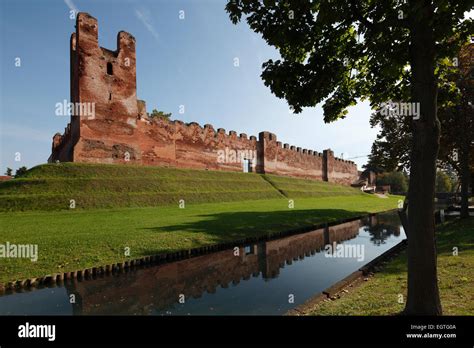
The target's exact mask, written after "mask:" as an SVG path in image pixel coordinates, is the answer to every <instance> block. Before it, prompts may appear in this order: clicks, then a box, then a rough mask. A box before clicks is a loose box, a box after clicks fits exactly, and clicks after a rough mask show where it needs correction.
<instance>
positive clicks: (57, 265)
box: [0, 175, 399, 283]
mask: <svg viewBox="0 0 474 348" xmlns="http://www.w3.org/2000/svg"><path fill="white" fill-rule="evenodd" d="M256 176H257V175H255V177H256ZM280 197H281V198H278V199H265V200H251V201H239V202H222V203H206V204H191V203H188V202H186V206H185V208H184V209H179V208H178V204H177V203H176V204H174V205H171V206H170V205H168V206H161V207H144V208H116V209H95V210H92V209H90V210H84V209H83V210H81V209H71V210H63V211H30V212H3V213H0V228H1V234H0V236H1V238H0V243H5V242H7V241H8V242H10V243H16V244H38V248H39V260H38V261H37V262H31V261H30V260H25V259H13V258H11V259H6V258H0V283H5V282H8V281H13V280H17V279H25V278H29V277H39V276H44V275H47V274H52V273H59V272H69V271H74V270H78V269H84V268H89V267H94V266H100V265H105V264H109V263H114V262H118V261H122V260H125V259H126V258H125V256H124V248H125V247H129V248H130V251H131V258H138V257H142V256H145V255H151V254H159V253H165V252H171V251H177V250H181V249H190V248H194V247H200V246H204V245H210V244H216V243H221V242H228V241H232V240H239V239H243V238H247V237H255V236H261V235H268V234H271V233H274V232H281V231H285V230H289V229H292V228H295V227H301V226H308V225H313V224H316V223H320V222H326V221H334V220H338V219H341V218H347V217H351V216H357V215H362V214H367V213H371V212H378V211H385V210H389V209H394V208H396V207H397V201H398V199H399V197H390V198H388V199H381V198H378V197H376V196H373V195H368V194H359V193H356V194H354V195H342V196H340V195H336V194H335V195H334V196H332V197H316V198H314V197H313V198H292V199H294V204H295V207H294V208H293V209H289V208H288V198H284V197H283V196H281V195H280Z"/></svg>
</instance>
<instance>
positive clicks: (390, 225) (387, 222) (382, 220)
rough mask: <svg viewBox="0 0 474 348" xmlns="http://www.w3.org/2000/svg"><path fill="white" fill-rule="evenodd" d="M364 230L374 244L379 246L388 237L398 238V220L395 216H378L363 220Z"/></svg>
mask: <svg viewBox="0 0 474 348" xmlns="http://www.w3.org/2000/svg"><path fill="white" fill-rule="evenodd" d="M364 224H365V225H366V227H364V230H365V231H367V232H369V234H370V240H371V242H373V243H374V244H381V243H383V242H384V241H385V240H386V239H387V238H389V237H390V236H392V235H393V236H396V237H398V236H400V233H401V230H400V220H399V218H398V216H397V215H396V214H378V215H372V216H369V217H367V218H366V219H364Z"/></svg>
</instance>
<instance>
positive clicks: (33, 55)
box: [0, 0, 377, 174]
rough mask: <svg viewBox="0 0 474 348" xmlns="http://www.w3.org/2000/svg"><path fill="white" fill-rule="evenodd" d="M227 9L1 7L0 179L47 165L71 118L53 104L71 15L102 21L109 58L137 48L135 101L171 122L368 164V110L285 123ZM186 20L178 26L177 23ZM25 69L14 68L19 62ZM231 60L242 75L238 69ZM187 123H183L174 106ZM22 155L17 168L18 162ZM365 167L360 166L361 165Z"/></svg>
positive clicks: (242, 30) (260, 44)
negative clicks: (124, 36) (267, 135)
mask: <svg viewBox="0 0 474 348" xmlns="http://www.w3.org/2000/svg"><path fill="white" fill-rule="evenodd" d="M225 3H226V2H225V1H224V0H186V1H176V0H155V1H141V0H135V1H130V0H129V1H126V0H119V1H111V0H93V1H89V0H84V1H82V0H66V1H62V0H45V1H36V0H26V1H24V0H15V1H13V0H3V1H2V2H1V5H0V6H1V11H0V36H1V43H2V44H1V47H0V64H1V72H0V73H1V75H0V98H1V99H0V102H1V104H0V117H1V118H0V135H1V142H0V146H1V149H0V171H1V173H0V174H3V172H4V171H5V169H6V167H11V168H14V169H16V168H18V167H20V166H23V165H25V166H27V167H32V166H34V165H37V164H40V163H45V162H46V160H47V158H48V156H49V155H50V152H51V139H52V136H53V135H54V133H56V132H58V131H60V132H62V131H63V130H64V127H65V126H66V124H67V122H68V118H67V117H60V116H56V115H55V112H54V111H55V104H56V103H58V102H62V101H63V100H64V99H67V100H69V37H70V34H71V33H72V32H73V31H74V24H75V21H74V20H72V19H70V13H69V11H70V9H78V10H79V11H84V12H88V13H90V14H91V15H92V16H94V17H96V18H97V19H98V21H99V44H100V45H101V46H102V47H105V48H109V49H113V50H115V48H116V35H117V32H119V31H120V30H125V31H128V32H130V33H131V34H132V35H134V36H135V38H136V40H137V84H138V91H137V94H138V98H139V99H143V100H145V101H146V102H147V109H148V111H149V112H150V111H151V110H152V109H153V108H157V109H159V110H163V111H165V112H171V113H172V114H173V115H172V118H173V119H180V120H183V121H185V122H191V121H195V122H198V123H199V124H201V125H204V124H206V123H210V124H212V125H214V127H216V128H225V129H226V131H229V130H235V131H237V132H238V133H246V134H247V135H249V136H250V135H258V132H259V131H263V130H268V131H271V132H273V133H275V134H276V135H277V138H278V140H280V141H282V142H283V143H290V144H292V145H296V146H301V147H302V148H308V149H312V150H317V151H322V150H324V149H326V148H331V149H333V150H334V152H335V154H336V155H337V156H340V155H341V153H344V158H351V157H355V156H361V155H367V154H368V153H369V152H370V148H371V145H372V142H373V140H374V139H375V136H376V133H377V130H376V129H371V128H370V125H369V117H370V113H371V110H370V107H369V105H368V104H367V103H360V104H358V105H357V106H355V107H353V108H351V109H350V110H349V115H348V116H347V118H346V119H343V120H340V121H337V122H335V123H333V124H324V122H323V121H322V119H323V113H322V109H321V107H315V108H307V109H305V110H304V112H303V113H301V114H299V115H294V114H291V113H290V112H289V110H288V106H287V104H286V102H285V101H284V100H280V99H278V98H276V97H275V96H274V95H273V94H271V92H270V89H269V88H267V87H265V86H264V84H263V82H262V80H261V78H260V74H261V71H262V69H261V64H262V62H264V61H266V60H268V59H270V58H277V57H278V53H277V52H276V51H275V49H273V48H271V47H269V46H267V44H266V43H265V41H264V40H263V39H262V38H261V37H260V36H259V35H257V34H255V33H254V32H252V31H251V30H250V29H249V28H248V25H247V24H246V23H240V24H238V25H233V24H232V23H231V22H230V20H229V18H228V16H227V13H226V12H225V10H224V6H225ZM180 11H184V16H185V18H184V19H180V14H182V12H181V13H180ZM16 58H20V59H21V66H20V67H16V66H15V59H16ZM235 58H238V60H239V66H238V67H235V66H234V61H235ZM180 105H184V106H185V113H184V114H179V112H178V110H179V106H180ZM17 153H20V155H21V158H20V159H21V160H20V161H15V155H16V154H17ZM366 160H367V158H366V157H363V158H357V159H354V161H355V162H356V163H357V164H358V165H359V168H360V167H361V165H362V164H364V163H365V162H366Z"/></svg>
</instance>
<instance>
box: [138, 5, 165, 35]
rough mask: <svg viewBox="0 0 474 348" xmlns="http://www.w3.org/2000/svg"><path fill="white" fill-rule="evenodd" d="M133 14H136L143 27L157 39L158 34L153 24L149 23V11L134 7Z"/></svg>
mask: <svg viewBox="0 0 474 348" xmlns="http://www.w3.org/2000/svg"><path fill="white" fill-rule="evenodd" d="M135 16H137V18H138V20H139V21H140V22H142V24H143V25H144V26H145V28H146V29H147V30H148V31H149V32H150V34H151V35H152V36H153V37H154V38H155V39H156V40H157V41H158V39H159V35H158V32H157V31H156V30H155V28H154V27H153V25H152V24H151V20H150V11H148V10H145V9H141V10H139V9H135Z"/></svg>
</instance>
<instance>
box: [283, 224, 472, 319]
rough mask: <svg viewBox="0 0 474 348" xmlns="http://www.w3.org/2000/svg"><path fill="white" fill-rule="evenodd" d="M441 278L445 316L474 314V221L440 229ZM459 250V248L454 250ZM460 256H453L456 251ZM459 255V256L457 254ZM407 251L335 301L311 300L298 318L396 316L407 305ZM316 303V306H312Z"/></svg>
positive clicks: (377, 268)
mask: <svg viewBox="0 0 474 348" xmlns="http://www.w3.org/2000/svg"><path fill="white" fill-rule="evenodd" d="M437 246H438V276H439V287H440V296H441V303H442V306H443V314H444V315H473V314H474V218H469V219H466V220H453V221H450V222H447V223H444V224H443V225H441V226H439V227H438V228H437ZM454 248H457V249H454ZM456 250H457V251H458V255H457V256H456V255H453V252H454V251H456ZM454 254H455V253H454ZM406 262H407V260H406V251H403V252H401V253H400V255H398V256H397V257H395V258H394V259H393V260H391V261H389V262H386V263H382V264H381V265H379V266H377V267H376V269H375V270H376V271H375V273H374V274H371V275H370V276H368V277H365V278H364V279H362V281H358V282H356V283H353V284H351V285H349V286H346V287H345V288H343V289H341V290H340V291H339V292H338V293H337V294H334V295H333V296H332V298H333V299H332V300H331V299H323V300H321V301H319V302H318V301H316V300H315V299H314V300H313V301H311V300H310V301H308V302H307V304H306V305H303V306H300V307H299V312H295V311H293V312H291V314H296V315H395V314H397V313H399V312H400V311H402V310H403V308H404V306H405V303H404V302H405V299H406V290H407V278H406ZM311 303H314V304H311Z"/></svg>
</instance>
